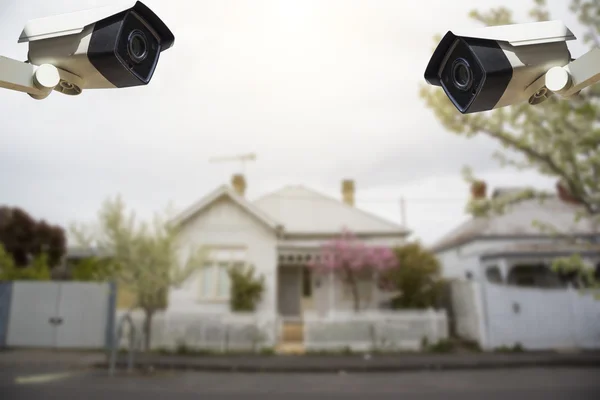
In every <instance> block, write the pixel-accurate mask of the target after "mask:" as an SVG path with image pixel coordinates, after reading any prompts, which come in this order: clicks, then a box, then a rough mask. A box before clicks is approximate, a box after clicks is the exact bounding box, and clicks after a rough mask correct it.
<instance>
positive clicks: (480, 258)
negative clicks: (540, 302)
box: [431, 188, 600, 287]
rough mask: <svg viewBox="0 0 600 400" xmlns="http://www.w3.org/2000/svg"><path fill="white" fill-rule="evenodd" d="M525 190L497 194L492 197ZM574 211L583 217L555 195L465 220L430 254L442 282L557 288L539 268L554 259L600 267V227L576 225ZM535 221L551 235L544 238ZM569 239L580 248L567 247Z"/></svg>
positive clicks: (586, 221) (576, 207)
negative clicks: (458, 280)
mask: <svg viewBox="0 0 600 400" xmlns="http://www.w3.org/2000/svg"><path fill="white" fill-rule="evenodd" d="M524 189H526V188H499V189H496V190H495V191H494V192H493V193H492V197H495V198H498V197H499V196H505V195H509V194H511V193H513V192H516V191H522V190H524ZM579 211H582V207H581V206H580V205H578V204H576V203H573V202H572V201H570V200H569V199H566V198H561V196H559V195H558V194H556V195H554V196H550V197H549V198H548V199H546V200H544V201H543V202H540V201H539V200H528V201H523V202H519V203H517V204H515V205H512V206H510V207H509V208H508V209H507V210H506V212H505V213H503V214H502V215H491V216H489V217H480V218H471V219H469V220H467V221H466V222H464V223H463V224H461V225H460V226H458V227H457V228H456V229H454V230H452V231H451V232H449V233H448V234H446V235H444V236H443V237H442V238H441V239H440V240H439V241H438V242H437V243H436V244H434V245H433V246H432V247H431V249H432V251H434V252H435V253H436V255H437V257H438V259H439V260H440V262H441V264H442V267H443V273H444V275H445V277H446V278H450V279H455V278H461V279H475V280H483V279H487V280H489V281H493V282H506V283H510V284H515V285H519V286H546V287H547V286H549V285H559V283H558V282H557V281H556V279H557V277H556V276H554V277H552V276H551V275H552V274H549V273H548V269H547V268H541V266H542V265H545V266H549V264H550V262H551V261H552V260H553V259H555V258H557V257H561V256H569V255H571V254H573V253H577V254H580V255H581V256H582V257H584V258H585V259H587V261H588V262H589V263H591V264H593V265H597V263H598V262H600V254H599V252H598V249H597V248H595V247H594V246H593V244H594V243H597V244H600V227H596V226H594V225H593V223H592V221H591V220H590V219H586V218H582V219H580V220H579V221H576V214H577V212H579ZM534 221H535V222H540V223H542V224H545V225H547V226H552V227H554V228H555V229H556V231H546V232H544V230H543V229H540V227H539V226H536V224H534ZM565 236H568V238H566V237H565ZM573 238H576V239H577V240H578V241H579V242H580V243H572V239H573ZM583 243H588V244H589V245H584V244H583ZM549 280H552V281H549Z"/></svg>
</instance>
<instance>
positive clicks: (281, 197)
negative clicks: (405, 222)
mask: <svg viewBox="0 0 600 400" xmlns="http://www.w3.org/2000/svg"><path fill="white" fill-rule="evenodd" d="M254 204H255V205H256V207H258V208H259V209H261V210H262V211H263V212H264V213H266V214H268V215H270V216H271V217H272V218H274V219H275V220H277V221H279V222H280V223H281V224H282V225H283V227H284V229H285V232H286V234H296V235H303V234H304V235H330V234H336V233H339V232H340V231H341V230H342V229H343V228H347V229H349V230H351V231H353V232H354V233H356V234H363V235H386V234H394V235H407V234H408V233H409V231H408V230H407V229H406V228H405V227H403V226H401V225H398V224H395V223H393V222H390V221H387V220H385V219H383V218H380V217H378V216H376V215H373V214H370V213H368V212H366V211H363V210H361V209H359V208H356V207H353V206H350V205H348V204H346V203H344V202H342V201H340V200H337V199H334V198H332V197H329V196H326V195H324V194H321V193H319V192H316V191H314V190H312V189H309V188H306V187H304V186H286V187H284V188H282V189H280V190H277V191H275V192H273V193H270V194H268V195H265V196H263V197H261V198H259V199H258V200H256V201H254Z"/></svg>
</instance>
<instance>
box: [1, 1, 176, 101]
mask: <svg viewBox="0 0 600 400" xmlns="http://www.w3.org/2000/svg"><path fill="white" fill-rule="evenodd" d="M174 41H175V37H174V35H173V33H172V32H171V31H170V30H169V28H168V27H167V26H166V25H165V23H164V22H163V21H161V19H160V18H159V17H158V16H157V15H156V14H155V13H154V12H152V10H150V9H149V8H148V7H147V6H145V5H144V4H143V3H142V2H140V1H128V2H126V3H123V4H121V5H113V6H107V7H102V8H96V9H91V10H85V11H79V12H73V13H69V14H63V15H58V16H53V17H46V18H40V19H35V20H31V21H29V22H28V23H27V24H26V25H25V28H24V29H23V32H22V33H21V36H20V38H19V43H23V42H28V43H29V52H28V60H27V63H29V64H30V65H33V66H40V68H39V69H38V70H35V71H34V74H33V75H34V76H33V78H32V79H33V82H32V83H33V85H27V84H26V83H27V82H22V85H21V86H23V87H22V88H21V89H23V90H21V89H19V87H18V85H17V88H16V90H21V91H26V92H28V93H30V94H31V95H32V97H36V98H43V97H45V96H47V94H48V93H35V91H34V90H33V89H32V88H31V87H33V88H34V89H35V88H37V89H44V88H45V89H48V87H51V88H52V89H54V90H56V91H59V92H61V93H64V94H68V95H77V94H80V93H81V91H82V90H83V89H100V88H125V87H132V86H140V85H146V84H148V83H149V82H150V80H151V79H152V76H153V74H154V71H155V69H156V66H157V63H158V59H159V56H160V53H161V52H162V51H164V50H167V49H168V48H170V47H172V46H173V43H174ZM7 60H10V59H6V58H4V59H3V60H1V59H0V66H1V65H2V62H4V63H6V65H9V61H7ZM10 61H14V60H10ZM11 65H12V66H13V67H15V68H16V64H14V63H13V64H11ZM41 67H45V68H44V70H43V71H42V72H41V73H38V72H39V70H41V69H42V68H41ZM51 67H54V68H55V70H53V69H52V68H51ZM1 70H2V68H0V75H2V72H1ZM56 73H57V74H58V75H56ZM16 78H17V77H16V75H15V76H14V79H13V80H16ZM56 78H58V82H57V85H56V86H54V87H52V83H53V82H54V81H55V79H56ZM7 80H8V79H5V80H4V83H5V84H4V85H1V84H2V76H0V86H4V87H7V86H9V85H7V84H6V81H7ZM40 81H41V82H40ZM9 83H10V82H9ZM13 83H14V82H13ZM40 83H41V84H40ZM13 86H14V85H13ZM28 86H30V87H28ZM9 88H14V87H9ZM46 92H47V91H46Z"/></svg>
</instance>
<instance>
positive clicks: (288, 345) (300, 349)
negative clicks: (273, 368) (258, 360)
mask: <svg viewBox="0 0 600 400" xmlns="http://www.w3.org/2000/svg"><path fill="white" fill-rule="evenodd" d="M275 352H276V353H277V354H304V353H305V349H304V343H302V342H284V343H279V344H278V345H277V347H276V348H275Z"/></svg>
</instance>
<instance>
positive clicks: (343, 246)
mask: <svg viewBox="0 0 600 400" xmlns="http://www.w3.org/2000/svg"><path fill="white" fill-rule="evenodd" d="M308 266H309V268H311V269H312V270H313V271H315V272H318V273H327V272H330V271H332V272H334V273H335V274H336V275H337V276H338V277H339V278H340V279H341V280H342V282H344V284H346V285H348V286H349V288H350V291H351V293H352V299H353V302H354V311H359V310H360V295H359V291H358V282H359V280H360V278H361V275H363V274H364V273H365V272H383V271H387V270H389V269H391V268H395V267H397V266H398V261H397V259H396V255H395V254H394V252H393V251H392V249H390V248H389V247H385V246H369V245H367V244H365V243H364V242H362V241H361V240H359V239H358V238H357V237H356V235H355V234H354V233H352V232H350V231H349V230H348V229H343V230H342V233H341V235H340V236H339V237H337V238H335V239H333V240H331V241H329V242H327V243H325V244H324V245H323V246H322V247H321V251H320V254H319V256H318V257H316V258H315V259H313V261H311V262H310V263H309V265H308ZM374 284H375V282H374Z"/></svg>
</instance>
